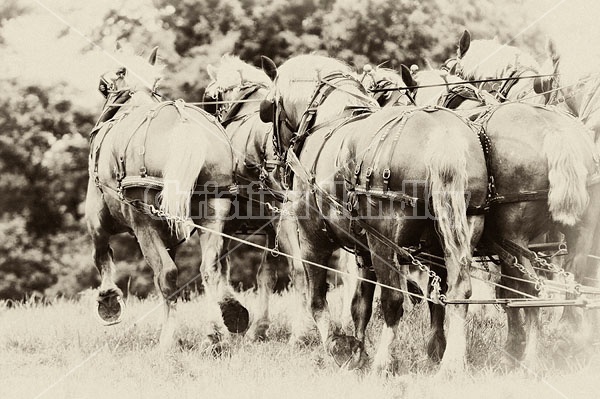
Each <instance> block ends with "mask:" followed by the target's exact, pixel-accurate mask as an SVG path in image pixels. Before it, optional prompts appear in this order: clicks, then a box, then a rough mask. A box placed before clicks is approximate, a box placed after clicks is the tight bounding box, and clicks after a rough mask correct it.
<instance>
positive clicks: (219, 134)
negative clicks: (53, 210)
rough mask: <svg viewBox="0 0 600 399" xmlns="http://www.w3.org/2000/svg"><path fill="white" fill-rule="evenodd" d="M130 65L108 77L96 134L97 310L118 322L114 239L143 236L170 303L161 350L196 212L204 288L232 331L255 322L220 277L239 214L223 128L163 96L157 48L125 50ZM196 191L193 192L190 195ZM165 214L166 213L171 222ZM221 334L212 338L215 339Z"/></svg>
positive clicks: (88, 210)
mask: <svg viewBox="0 0 600 399" xmlns="http://www.w3.org/2000/svg"><path fill="white" fill-rule="evenodd" d="M117 58H118V59H119V60H121V61H122V63H123V66H121V67H119V68H118V69H116V71H114V72H107V73H106V74H104V75H102V78H101V82H100V91H101V93H102V94H103V95H104V96H105V97H106V103H105V105H104V108H103V110H102V114H101V116H100V119H99V121H98V123H97V125H96V127H95V128H94V129H93V131H92V134H91V139H90V140H91V144H90V159H89V182H88V190H87V196H86V202H85V218H86V222H87V226H88V230H89V233H90V235H91V237H92V240H93V245H94V262H95V264H96V267H97V268H98V270H99V272H100V275H101V279H102V282H101V285H100V288H99V292H98V298H97V301H98V313H99V315H100V317H101V318H102V319H103V320H105V321H106V322H107V323H109V324H110V323H115V322H118V321H120V316H121V313H122V311H123V309H122V302H121V299H120V298H121V297H122V295H123V293H122V292H121V290H120V289H119V288H118V287H117V285H116V284H115V282H114V273H115V265H114V262H113V252H112V250H111V248H110V243H109V239H110V237H111V236H112V235H114V234H118V233H123V232H129V233H132V234H134V235H135V237H136V238H137V241H138V243H139V245H140V248H141V250H142V253H143V255H144V258H145V259H146V261H147V263H148V264H149V265H150V266H151V267H152V269H153V271H154V283H155V285H156V288H157V289H158V291H159V292H160V293H161V295H162V297H163V300H164V321H163V326H162V331H161V335H160V347H161V348H163V349H167V348H169V347H171V346H172V344H173V335H174V331H175V307H176V305H175V300H176V297H175V294H176V293H177V266H176V265H175V263H174V258H175V252H176V245H177V243H178V242H179V240H180V239H181V237H182V236H185V235H187V234H189V231H188V228H187V225H186V224H185V223H184V221H185V220H187V219H188V218H193V220H194V221H195V222H196V223H198V224H200V225H201V226H203V227H205V228H208V229H210V230H211V231H212V232H203V233H202V234H201V235H200V238H201V245H202V266H201V274H202V277H203V283H204V287H205V292H206V293H207V294H208V295H210V296H211V297H212V299H213V300H214V301H215V303H218V304H219V306H220V309H221V312H222V316H223V321H224V322H225V324H226V325H227V328H228V329H229V330H230V331H235V332H242V331H244V330H245V329H246V328H247V325H248V313H247V311H246V310H245V309H244V308H243V306H241V304H239V302H237V300H235V298H234V297H233V294H232V290H231V288H230V287H229V285H228V284H229V283H228V280H227V278H226V276H225V275H224V274H223V273H221V268H220V256H222V252H223V239H222V238H221V236H220V235H219V233H220V232H222V231H223V228H224V224H225V220H226V219H227V217H228V216H229V214H230V211H231V198H230V196H228V195H226V194H225V195H221V194H222V193H223V192H226V193H227V192H228V188H229V186H230V185H231V184H232V183H233V181H232V165H233V157H232V153H231V145H230V141H229V138H228V137H227V135H226V133H225V131H224V130H223V128H222V127H221V126H220V125H219V124H218V123H217V121H216V120H215V118H214V117H212V116H211V115H209V114H207V113H206V112H205V111H203V110H201V109H199V108H197V107H193V106H191V105H189V104H185V103H184V102H183V101H180V100H178V101H159V100H158V96H157V95H156V86H157V83H158V81H159V79H160V68H159V67H158V66H157V65H156V64H155V62H156V49H154V50H153V52H152V53H151V55H150V58H149V60H148V61H147V60H144V59H142V58H140V57H137V56H128V55H126V54H119V55H118V56H117ZM192 194H193V195H192ZM165 214H166V215H167V216H166V218H165ZM215 336H218V334H216V335H214V334H211V337H213V338H211V341H209V343H211V342H212V341H214V337H215Z"/></svg>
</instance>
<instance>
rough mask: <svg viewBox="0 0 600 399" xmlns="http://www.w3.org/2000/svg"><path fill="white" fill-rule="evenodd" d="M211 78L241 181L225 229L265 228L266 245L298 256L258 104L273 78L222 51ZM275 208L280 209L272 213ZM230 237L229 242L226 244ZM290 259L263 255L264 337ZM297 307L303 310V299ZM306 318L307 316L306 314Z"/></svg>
mask: <svg viewBox="0 0 600 399" xmlns="http://www.w3.org/2000/svg"><path fill="white" fill-rule="evenodd" d="M207 72H208V74H209V77H210V78H211V82H210V84H209V85H208V86H207V87H206V91H205V96H206V97H207V98H211V99H214V100H218V102H220V103H221V104H219V105H217V110H216V113H217V117H218V119H219V121H220V122H221V124H222V125H223V126H224V127H225V130H226V132H227V135H228V136H229V138H230V140H231V144H232V149H233V157H234V180H235V182H236V184H237V185H238V193H237V195H236V199H235V201H236V203H235V211H234V215H233V217H232V218H230V219H229V220H228V222H227V223H226V224H225V232H226V233H229V234H233V233H235V232H236V231H239V230H241V229H242V227H243V228H244V229H245V230H250V231H252V230H254V231H264V232H265V233H266V235H267V245H269V246H270V245H277V248H275V249H277V250H279V249H280V250H281V251H283V252H285V253H288V254H292V255H296V258H298V256H299V252H300V247H299V242H298V234H297V226H296V221H295V218H294V217H293V215H292V214H291V213H290V212H291V210H290V209H288V208H289V206H288V205H287V202H286V198H285V195H286V194H285V188H284V186H283V185H282V184H281V183H280V181H279V179H278V177H277V173H279V171H280V168H279V167H278V166H279V165H280V164H281V161H280V160H279V159H277V157H276V154H275V150H274V147H273V128H272V125H271V124H268V123H264V122H263V121H261V119H260V117H259V103H260V101H261V100H262V99H264V98H265V96H266V95H267V92H268V90H269V89H270V87H271V86H272V82H271V80H270V79H269V77H268V76H267V75H266V74H265V73H264V72H263V71H262V70H261V69H258V68H255V67H254V66H252V65H249V64H247V63H245V62H243V61H241V60H240V59H239V58H238V57H235V56H231V55H224V56H223V57H221V60H220V61H219V64H218V65H217V66H213V65H208V66H207ZM273 210H276V211H277V212H274V211H273ZM227 241H228V240H226V244H225V246H227V245H228V242H227ZM280 260H283V261H284V262H288V260H289V258H285V257H283V256H280V257H275V256H274V255H273V254H271V253H270V252H268V251H265V252H264V253H263V258H262V261H261V264H260V267H259V271H258V276H257V282H258V293H259V310H258V319H257V320H256V322H255V323H256V328H255V330H254V335H255V337H256V338H258V339H261V340H262V339H266V337H267V330H268V328H269V324H270V321H269V298H270V296H271V295H272V293H273V288H274V286H275V282H276V279H277V268H278V267H280V268H281V261H280ZM288 266H289V269H290V270H291V272H292V276H294V275H295V274H297V271H300V272H301V273H302V274H301V275H299V276H296V277H293V278H292V282H293V283H294V291H296V292H297V293H299V292H300V291H301V290H302V287H303V286H304V284H303V280H304V271H303V266H302V263H301V262H300V261H299V260H295V259H292V260H289V262H288ZM296 305H298V306H294V308H295V309H298V310H303V309H304V306H303V304H302V301H301V300H300V302H299V303H298V304H296ZM296 313H301V314H295V315H293V319H294V320H293V325H292V338H291V340H292V341H295V340H297V339H300V335H301V334H302V325H301V321H302V319H303V316H305V315H304V314H303V312H301V311H300V312H296ZM304 318H306V317H304Z"/></svg>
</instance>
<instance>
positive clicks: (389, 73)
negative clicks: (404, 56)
mask: <svg viewBox="0 0 600 399" xmlns="http://www.w3.org/2000/svg"><path fill="white" fill-rule="evenodd" d="M373 79H374V80H375V82H381V81H382V80H386V81H388V82H392V83H393V84H395V85H396V86H404V82H403V81H402V75H400V73H399V72H398V71H396V70H394V69H391V68H383V67H377V68H374V69H373Z"/></svg>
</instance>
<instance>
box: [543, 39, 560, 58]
mask: <svg viewBox="0 0 600 399" xmlns="http://www.w3.org/2000/svg"><path fill="white" fill-rule="evenodd" d="M546 53H548V56H549V57H550V59H551V60H552V63H553V64H556V62H557V61H558V60H559V59H560V55H558V51H557V50H556V43H554V40H552V39H551V38H548V41H547V42H546Z"/></svg>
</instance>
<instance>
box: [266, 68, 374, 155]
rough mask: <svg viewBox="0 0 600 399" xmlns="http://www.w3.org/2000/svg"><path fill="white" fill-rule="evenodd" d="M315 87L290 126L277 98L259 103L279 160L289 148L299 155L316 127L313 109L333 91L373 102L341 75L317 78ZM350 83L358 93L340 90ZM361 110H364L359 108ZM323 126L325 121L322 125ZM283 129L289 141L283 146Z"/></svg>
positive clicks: (364, 92)
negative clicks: (342, 85)
mask: <svg viewBox="0 0 600 399" xmlns="http://www.w3.org/2000/svg"><path fill="white" fill-rule="evenodd" d="M315 82H317V85H316V87H315V90H314V92H313V94H312V96H311V99H310V101H309V102H308V106H307V108H306V110H305V111H304V112H303V113H302V115H301V116H300V120H299V122H298V123H297V124H296V125H294V124H293V123H292V121H291V120H290V118H289V117H288V113H287V112H286V110H285V107H284V105H283V98H282V97H281V96H278V97H277V99H275V97H273V98H271V99H265V100H263V101H262V102H261V104H260V117H261V120H262V121H263V122H267V123H268V122H271V123H273V144H274V148H275V153H276V155H277V157H278V159H280V160H282V161H283V160H285V159H286V156H287V152H288V151H289V150H290V149H293V151H295V152H297V153H298V152H299V151H300V149H301V148H302V145H303V144H304V140H305V139H306V138H307V137H308V136H309V135H310V134H311V133H312V132H313V131H314V130H316V129H318V128H319V127H320V126H315V121H316V115H317V109H318V108H319V107H320V106H321V105H322V104H323V102H324V101H325V100H326V99H327V97H329V95H330V94H331V93H333V92H334V91H335V90H342V91H345V92H346V93H348V94H351V95H353V96H355V97H358V98H361V99H364V100H366V101H368V102H373V98H372V97H369V96H368V95H367V92H366V90H365V88H364V86H363V85H362V83H360V81H358V80H357V79H356V78H354V77H353V76H351V75H349V74H346V73H343V72H339V71H336V72H332V73H330V74H328V75H327V76H325V77H319V78H318V79H317V80H315ZM344 82H351V83H352V84H353V85H355V86H356V87H357V88H358V89H359V90H360V93H361V94H357V93H354V92H351V91H347V90H344V89H342V88H341V87H340V84H341V83H344ZM362 108H365V107H362ZM326 123H327V122H326ZM283 126H285V127H286V128H287V129H288V130H289V131H290V132H291V133H292V138H291V139H290V141H289V143H287V145H286V144H285V143H284V142H283V135H282V127H283Z"/></svg>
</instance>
